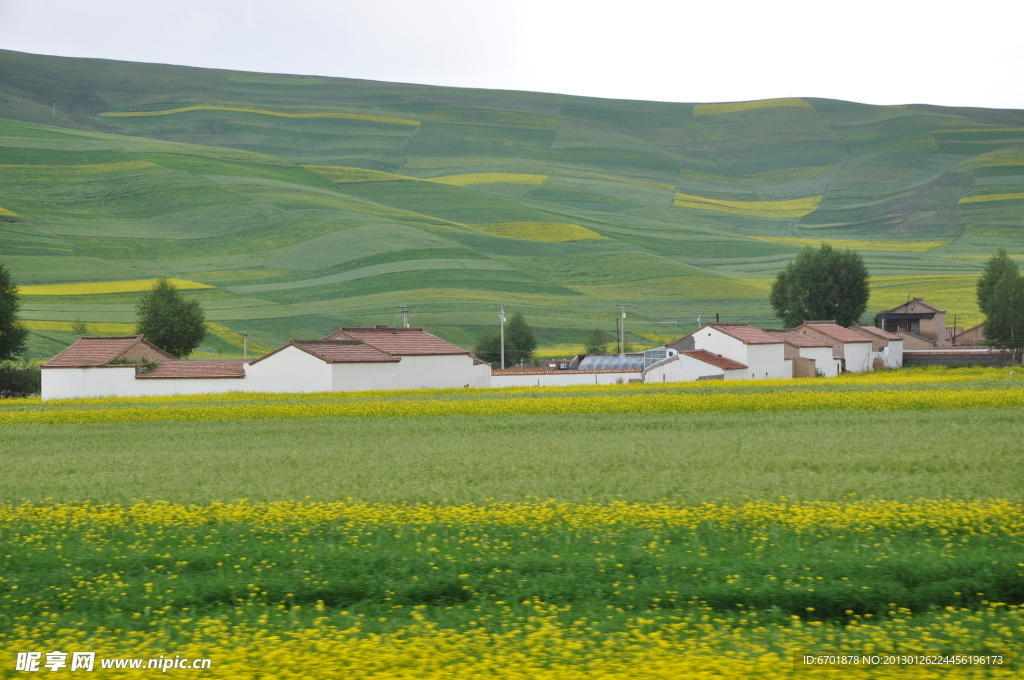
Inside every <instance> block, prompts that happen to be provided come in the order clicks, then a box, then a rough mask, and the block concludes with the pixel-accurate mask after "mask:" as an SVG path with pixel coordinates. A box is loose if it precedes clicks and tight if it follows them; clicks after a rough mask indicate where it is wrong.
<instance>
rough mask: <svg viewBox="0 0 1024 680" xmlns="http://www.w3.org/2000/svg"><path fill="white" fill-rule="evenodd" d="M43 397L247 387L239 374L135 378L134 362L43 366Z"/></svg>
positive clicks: (166, 393) (165, 393)
mask: <svg viewBox="0 0 1024 680" xmlns="http://www.w3.org/2000/svg"><path fill="white" fill-rule="evenodd" d="M42 375H43V390H42V398H43V401H46V400H47V399H81V398H87V397H166V396H171V395H175V394H222V393H224V392H240V391H243V390H246V389H247V386H246V382H247V381H246V380H244V379H240V378H147V379H142V380H137V379H136V378H135V367H134V366H118V367H92V368H44V369H43V370H42Z"/></svg>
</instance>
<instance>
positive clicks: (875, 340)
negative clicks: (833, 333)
mask: <svg viewBox="0 0 1024 680" xmlns="http://www.w3.org/2000/svg"><path fill="white" fill-rule="evenodd" d="M850 330H851V331H853V332H854V333H857V334H858V335H863V336H864V337H865V338H868V339H869V340H871V366H872V368H875V367H877V368H900V367H901V366H903V338H901V337H900V336H898V335H896V334H895V333H890V332H889V331H883V330H882V329H881V328H875V327H874V326H850Z"/></svg>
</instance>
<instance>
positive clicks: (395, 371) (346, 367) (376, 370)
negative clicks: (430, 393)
mask: <svg viewBox="0 0 1024 680" xmlns="http://www.w3.org/2000/svg"><path fill="white" fill-rule="evenodd" d="M268 361H269V359H268ZM401 363H402V362H400V361H395V362H384V361H381V362H373V363H370V362H367V363H365V364H331V390H332V391H334V392H357V391H360V390H397V389H398V384H399V373H400V370H401V369H400V366H401Z"/></svg>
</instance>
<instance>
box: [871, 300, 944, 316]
mask: <svg viewBox="0 0 1024 680" xmlns="http://www.w3.org/2000/svg"><path fill="white" fill-rule="evenodd" d="M915 302H916V303H917V304H919V305H923V306H925V307H927V308H928V309H930V310H932V311H935V312H945V311H946V310H945V309H942V308H941V307H936V306H935V305H932V304H928V303H927V302H925V301H924V300H922V299H921V298H914V299H913V300H908V301H906V302H904V303H903V304H902V305H900V306H899V307H893V308H892V309H887V310H885V311H886V312H895V311H896V310H897V309H902V308H903V307H907V306H909V305H911V304H913V303H915ZM882 313H883V314H884V313H885V312H882Z"/></svg>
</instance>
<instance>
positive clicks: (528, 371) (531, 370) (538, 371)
mask: <svg viewBox="0 0 1024 680" xmlns="http://www.w3.org/2000/svg"><path fill="white" fill-rule="evenodd" d="M594 373H643V370H642V369H639V368H594V369H589V370H587V369H584V370H582V371H581V370H579V369H575V368H567V369H564V370H559V369H557V368H540V367H538V366H523V367H521V368H519V367H517V368H495V369H494V370H492V371H491V375H492V376H494V375H563V374H564V375H584V374H586V375H590V374H594Z"/></svg>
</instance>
